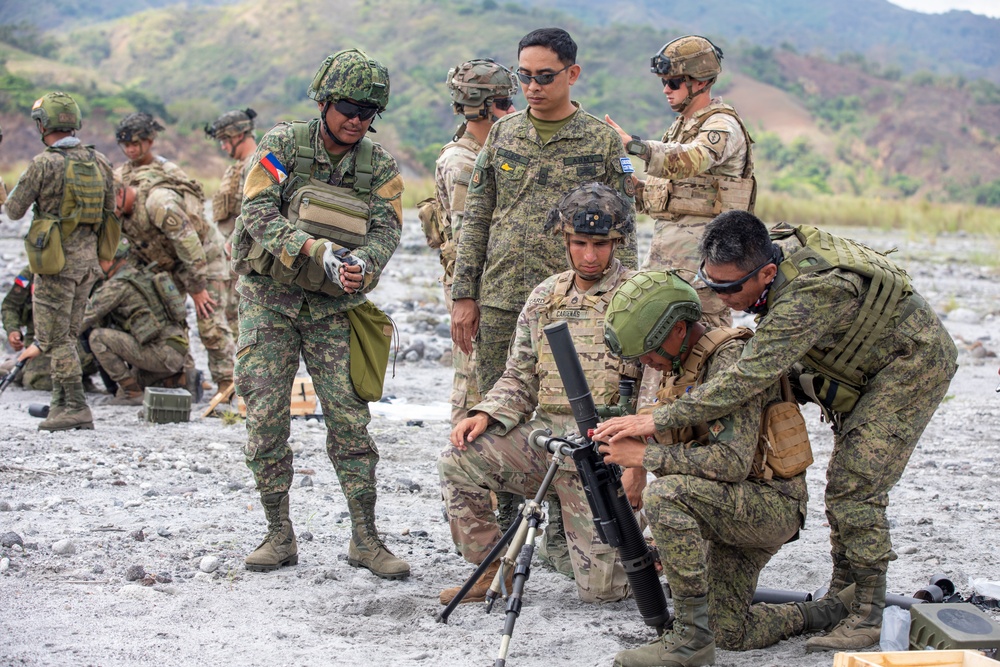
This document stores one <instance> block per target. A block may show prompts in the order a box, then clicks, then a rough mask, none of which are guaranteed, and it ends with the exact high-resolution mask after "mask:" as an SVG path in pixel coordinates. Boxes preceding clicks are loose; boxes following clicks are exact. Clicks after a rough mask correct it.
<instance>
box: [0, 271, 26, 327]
mask: <svg viewBox="0 0 1000 667" xmlns="http://www.w3.org/2000/svg"><path fill="white" fill-rule="evenodd" d="M34 277H35V276H34V274H32V273H31V268H30V267H27V266H26V267H24V268H23V269H21V272H20V273H19V274H17V277H16V278H14V284H13V285H11V287H10V291H9V292H7V296H5V297H4V298H3V305H2V306H0V316H2V318H3V328H4V331H6V332H7V333H8V334H10V333H11V332H12V331H20V330H21V327H24V328H25V332H24V344H25V345H30V344H31V341H32V340H33V339H34V337H35V323H34V322H33V321H32V317H31V311H32V308H31V283H32V281H33V280H34Z"/></svg>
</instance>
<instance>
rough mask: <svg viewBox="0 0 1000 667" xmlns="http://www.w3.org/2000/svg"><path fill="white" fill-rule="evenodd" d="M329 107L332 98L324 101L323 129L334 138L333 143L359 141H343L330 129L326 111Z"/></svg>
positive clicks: (342, 143)
mask: <svg viewBox="0 0 1000 667" xmlns="http://www.w3.org/2000/svg"><path fill="white" fill-rule="evenodd" d="M329 108H330V100H327V101H326V102H324V103H323V118H322V120H323V131H324V132H326V136H328V137H330V139H332V140H333V143H335V144H337V145H338V146H353V145H354V144H356V143H358V142H356V141H352V142H347V141H341V140H340V139H339V138H337V135H335V134H334V133H333V132H332V131H330V126H329V125H327V124H326V112H327V110H328V109H329ZM369 131H370V132H374V130H371V129H369Z"/></svg>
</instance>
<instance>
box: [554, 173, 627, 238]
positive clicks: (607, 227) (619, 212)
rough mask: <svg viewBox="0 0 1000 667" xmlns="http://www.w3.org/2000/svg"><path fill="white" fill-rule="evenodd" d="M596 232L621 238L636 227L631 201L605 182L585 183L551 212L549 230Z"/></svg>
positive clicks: (567, 194)
mask: <svg viewBox="0 0 1000 667" xmlns="http://www.w3.org/2000/svg"><path fill="white" fill-rule="evenodd" d="M552 229H555V230H556V231H557V232H565V233H567V234H594V235H596V236H607V237H609V238H613V239H620V238H624V237H626V236H628V235H629V234H630V233H632V231H633V230H634V229H635V216H634V215H633V214H632V208H631V207H630V206H629V205H628V202H626V201H625V199H624V198H623V197H622V196H621V195H620V194H618V192H617V191H616V190H615V189H614V188H612V187H611V186H609V185H605V184H604V183H584V184H583V185H578V186H576V187H575V188H573V189H572V190H570V191H569V192H567V193H566V194H564V195H563V196H562V198H561V199H560V200H559V202H558V203H557V204H556V205H555V207H554V208H553V209H552V210H551V211H549V216H548V218H547V219H546V220H545V231H550V230H552Z"/></svg>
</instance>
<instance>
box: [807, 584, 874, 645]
mask: <svg viewBox="0 0 1000 667" xmlns="http://www.w3.org/2000/svg"><path fill="white" fill-rule="evenodd" d="M851 578H853V579H854V583H855V589H854V600H853V601H852V602H851V604H850V607H849V608H848V614H847V617H846V618H844V620H842V621H841V622H840V623H838V624H837V627H835V628H834V629H833V630H832V631H830V634H827V635H823V636H820V637H810V638H809V639H808V640H806V653H813V652H815V651H860V650H861V649H865V648H868V647H869V646H872V645H874V644H877V643H878V641H879V636H880V635H881V633H882V610H883V609H884V608H885V572H881V571H879V570H875V569H860V568H859V569H853V570H851Z"/></svg>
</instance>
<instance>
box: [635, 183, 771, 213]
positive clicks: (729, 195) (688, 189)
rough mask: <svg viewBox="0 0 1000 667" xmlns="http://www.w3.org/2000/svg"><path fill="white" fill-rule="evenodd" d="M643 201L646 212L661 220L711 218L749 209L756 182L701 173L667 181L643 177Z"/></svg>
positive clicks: (752, 202) (754, 193) (755, 190)
mask: <svg viewBox="0 0 1000 667" xmlns="http://www.w3.org/2000/svg"><path fill="white" fill-rule="evenodd" d="M642 196H643V203H644V205H645V210H646V212H647V213H649V215H651V216H652V217H654V218H658V219H661V220H676V219H677V218H679V217H681V216H685V215H694V216H698V217H702V218H714V217H715V216H717V215H719V214H720V213H723V212H725V211H733V210H739V211H750V212H751V213H752V212H753V208H754V204H755V202H756V199H757V181H756V179H755V178H754V177H753V176H751V177H749V178H731V177H728V176H714V175H711V174H704V175H700V176H692V177H690V178H684V179H677V180H668V179H663V178H652V177H650V178H647V179H646V184H645V186H644V188H643V195H642Z"/></svg>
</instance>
